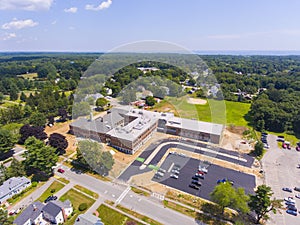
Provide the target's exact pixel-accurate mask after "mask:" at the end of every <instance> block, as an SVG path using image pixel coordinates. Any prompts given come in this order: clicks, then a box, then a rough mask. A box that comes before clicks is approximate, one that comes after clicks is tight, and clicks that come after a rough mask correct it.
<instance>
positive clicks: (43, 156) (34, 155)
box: [24, 137, 58, 176]
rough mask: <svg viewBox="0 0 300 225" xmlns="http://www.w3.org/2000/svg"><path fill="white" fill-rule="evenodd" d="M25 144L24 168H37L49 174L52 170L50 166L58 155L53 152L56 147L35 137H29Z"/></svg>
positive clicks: (54, 163) (55, 161) (56, 159)
mask: <svg viewBox="0 0 300 225" xmlns="http://www.w3.org/2000/svg"><path fill="white" fill-rule="evenodd" d="M25 146H26V149H27V151H26V152H25V158H26V159H25V160H24V165H25V168H26V170H32V169H33V170H38V171H40V172H43V173H44V174H45V175H48V176H50V175H51V174H52V172H53V171H52V167H53V166H55V165H56V163H57V161H58V156H57V155H56V153H55V151H56V149H55V148H53V147H50V146H45V144H44V142H43V141H41V140H38V139H36V138H35V137H29V138H28V139H27V140H26V142H25Z"/></svg>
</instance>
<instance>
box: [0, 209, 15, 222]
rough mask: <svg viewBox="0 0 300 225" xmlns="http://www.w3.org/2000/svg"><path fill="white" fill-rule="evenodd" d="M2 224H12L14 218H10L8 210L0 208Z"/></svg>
mask: <svg viewBox="0 0 300 225" xmlns="http://www.w3.org/2000/svg"><path fill="white" fill-rule="evenodd" d="M0 224H1V225H12V224H13V223H12V218H8V213H7V211H6V210H4V209H2V208H0Z"/></svg>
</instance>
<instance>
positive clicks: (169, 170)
mask: <svg viewBox="0 0 300 225" xmlns="http://www.w3.org/2000/svg"><path fill="white" fill-rule="evenodd" d="M173 166H174V163H172V164H171V166H170V168H169V169H168V173H170V172H171V169H172V168H173Z"/></svg>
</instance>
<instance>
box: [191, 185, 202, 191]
mask: <svg viewBox="0 0 300 225" xmlns="http://www.w3.org/2000/svg"><path fill="white" fill-rule="evenodd" d="M189 187H190V188H194V189H196V190H199V189H200V188H199V187H198V186H197V185H195V184H190V185H189Z"/></svg>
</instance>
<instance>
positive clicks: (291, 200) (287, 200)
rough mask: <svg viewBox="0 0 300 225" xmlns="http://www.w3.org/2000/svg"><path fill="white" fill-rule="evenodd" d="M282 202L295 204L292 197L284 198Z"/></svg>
mask: <svg viewBox="0 0 300 225" xmlns="http://www.w3.org/2000/svg"><path fill="white" fill-rule="evenodd" d="M284 201H286V202H296V201H295V199H294V198H293V197H287V198H284Z"/></svg>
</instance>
